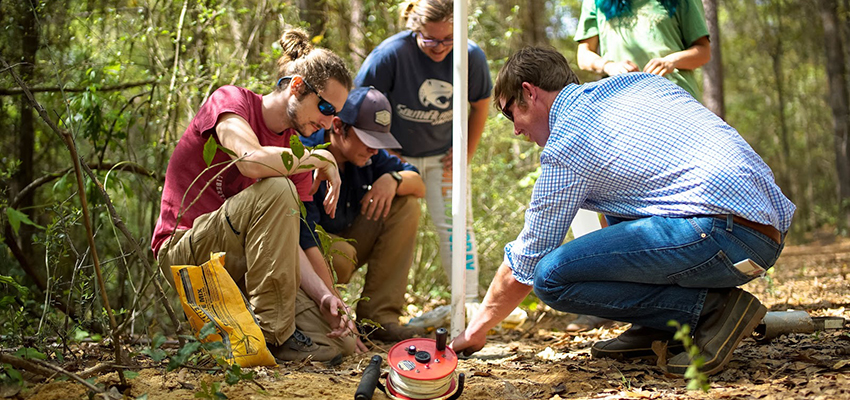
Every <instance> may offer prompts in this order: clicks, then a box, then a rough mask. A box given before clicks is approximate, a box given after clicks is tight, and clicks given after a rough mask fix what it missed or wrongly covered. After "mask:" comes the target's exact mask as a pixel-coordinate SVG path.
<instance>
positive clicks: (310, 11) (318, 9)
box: [298, 0, 327, 35]
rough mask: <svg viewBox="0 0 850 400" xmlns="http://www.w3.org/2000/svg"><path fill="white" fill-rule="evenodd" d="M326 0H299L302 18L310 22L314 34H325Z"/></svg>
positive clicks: (310, 30)
mask: <svg viewBox="0 0 850 400" xmlns="http://www.w3.org/2000/svg"><path fill="white" fill-rule="evenodd" d="M325 8H326V5H325V0H298V9H299V14H300V16H301V20H302V21H305V22H307V23H309V24H310V29H309V30H308V32H310V33H311V34H312V35H324V34H325V18H326V16H325V14H326V12H327V10H326V9H325Z"/></svg>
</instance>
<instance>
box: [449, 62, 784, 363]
mask: <svg viewBox="0 0 850 400" xmlns="http://www.w3.org/2000/svg"><path fill="white" fill-rule="evenodd" d="M494 99H495V103H496V106H497V107H498V108H499V109H500V110H501V111H502V113H503V114H504V115H505V117H507V118H508V119H509V120H511V121H512V122H513V123H514V133H515V134H517V135H525V136H526V137H528V138H529V139H531V140H533V141H534V142H536V143H537V144H538V145H540V146H542V147H543V152H542V154H541V156H540V164H541V169H542V173H541V175H540V178H539V179H538V180H537V182H536V184H535V186H534V190H533V192H532V197H531V204H530V205H529V207H528V210H527V211H526V214H525V226H524V227H523V229H522V232H521V233H520V234H519V236H518V237H517V239H516V240H515V241H513V242H511V243H509V244H508V245H507V246H505V259H504V262H503V264H502V266H501V267H500V268H499V270H498V271H497V273H496V277H495V278H494V279H493V282H492V283H491V284H490V289H489V290H488V292H487V296H486V297H485V298H484V301H483V303H482V305H481V308H480V311H479V312H478V314H476V315H475V316H474V317H473V318H472V321H470V323H469V325H468V327H467V329H466V330H465V331H464V332H462V333H461V334H460V335H459V336H458V337H457V338H455V339H454V341H453V342H452V347H453V348H454V349H455V351H463V352H464V353H465V354H470V353H473V352H475V351H477V350H479V349H481V348H482V347H483V346H484V344H485V342H486V338H485V333H486V332H487V330H489V329H490V328H492V327H494V326H495V325H496V324H498V323H499V322H500V321H501V320H502V319H504V318H505V317H506V316H507V315H508V314H509V313H510V312H511V310H513V309H514V307H516V306H517V305H518V304H519V303H520V302H521V301H522V300H523V299H524V298H525V296H526V295H528V293H530V292H531V290H532V289H534V292H535V294H536V295H537V296H538V297H539V298H540V300H542V301H543V302H545V303H546V304H548V305H549V306H551V307H552V308H554V309H557V310H561V311H567V312H571V313H577V314H587V315H594V316H598V317H603V318H608V319H614V320H618V321H625V322H630V323H632V326H631V328H630V329H628V330H627V331H626V332H624V333H623V334H621V335H620V336H619V337H617V338H615V339H610V340H605V341H601V342H597V343H595V344H594V345H593V347H592V349H591V354H592V355H593V356H594V357H610V358H617V359H631V358H642V357H651V356H653V355H657V354H656V353H655V352H654V351H653V350H652V347H653V346H652V344H653V342H656V341H661V342H665V343H668V346H667V350H668V351H671V352H672V353H673V354H672V356H671V358H669V361H668V363H667V371H668V372H669V373H672V374H676V375H684V373H685V371H686V370H687V368H688V365H689V364H690V363H691V360H690V357H689V356H688V354H687V353H686V352H684V350H683V348H682V345H681V343H678V342H673V341H672V339H673V333H674V332H675V330H676V329H675V328H674V327H672V326H669V325H668V321H671V320H673V321H677V322H678V323H680V324H688V325H690V326H691V327H692V328H693V329H691V331H692V334H693V339H694V343H695V344H696V345H697V346H698V348H699V350H700V351H701V353H702V355H703V356H704V357H705V364H704V365H703V367H702V371H703V372H705V373H707V374H713V373H716V372H718V371H720V370H722V369H723V367H724V366H725V365H726V364H727V363H728V362H729V360H730V358H731V357H732V352H733V350H734V349H735V347H737V346H738V344H739V343H740V341H741V339H743V338H744V337H746V336H748V335H750V334H751V333H752V331H753V329H754V328H755V326H756V325H757V324H758V323H759V322H760V321H761V318H762V317H763V316H764V314H765V312H766V311H767V309H766V308H765V307H764V306H763V305H762V304H761V303H760V302H759V301H758V299H756V298H755V297H754V296H753V295H752V294H750V293H747V292H746V291H744V290H741V289H740V288H738V286H740V285H743V284H745V283H747V282H749V281H750V280H752V279H754V278H755V277H757V276H760V275H762V274H763V273H764V270H765V269H767V268H769V267H770V266H772V265H773V264H774V263H775V262H776V259H777V258H778V257H779V253H780V252H781V251H782V248H783V246H784V241H785V233H786V232H787V231H788V228H789V226H790V224H791V217H792V216H793V214H794V210H795V206H794V204H793V203H791V201H789V200H788V199H787V198H786V197H785V196H784V195H783V194H782V192H781V190H780V189H779V187H778V186H777V185H776V183H775V182H774V177H773V173H772V172H771V171H770V168H768V166H767V165H766V164H765V163H764V161H762V159H761V158H760V157H759V156H758V154H756V153H755V151H753V149H752V148H751V147H750V146H749V145H748V144H747V143H746V142H745V141H744V139H743V138H741V136H740V135H739V134H738V133H737V132H736V131H735V130H734V129H733V128H732V127H730V126H729V125H727V124H726V123H724V122H723V121H722V120H721V119H720V118H718V117H717V116H715V115H714V114H713V113H711V111H709V110H707V109H706V108H705V107H703V106H702V105H701V104H700V103H699V102H698V101H696V100H695V99H694V98H693V97H691V96H690V95H689V94H688V93H687V92H686V91H684V90H682V89H681V88H679V87H678V86H676V85H675V84H672V83H670V82H669V81H667V80H666V79H664V78H662V77H659V76H656V75H650V74H644V73H632V74H625V75H619V76H615V77H611V78H608V79H603V80H601V81H597V82H592V83H586V84H583V85H579V82H578V78H576V76H575V74H574V73H573V72H572V70H571V69H570V67H569V64H568V63H567V60H566V59H565V58H564V57H563V56H562V55H561V54H560V53H558V52H556V51H554V50H551V49H545V48H534V47H530V48H526V49H523V50H521V51H519V52H518V53H516V54H514V55H513V56H512V57H511V58H510V59H509V60H508V62H507V63H506V64H505V66H504V67H503V68H502V70H501V71H500V72H499V76H498V79H497V80H496V87H495V96H494ZM579 208H585V209H589V210H593V211H597V212H600V213H602V214H604V215H605V217H606V219H607V221H608V225H609V226H608V227H606V228H604V229H601V230H599V231H596V232H593V233H590V234H587V235H585V236H582V237H580V238H578V239H575V240H572V241H570V242H568V243H566V244H562V243H563V240H564V238H565V236H566V234H567V231H568V229H569V226H570V223H571V222H572V219H573V217H574V216H575V214H576V211H577V210H578V209H579ZM661 347H662V348H663V346H661Z"/></svg>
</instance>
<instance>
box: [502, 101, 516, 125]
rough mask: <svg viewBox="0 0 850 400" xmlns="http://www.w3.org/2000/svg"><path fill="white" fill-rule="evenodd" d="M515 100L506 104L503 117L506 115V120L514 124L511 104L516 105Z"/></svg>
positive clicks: (503, 108)
mask: <svg viewBox="0 0 850 400" xmlns="http://www.w3.org/2000/svg"><path fill="white" fill-rule="evenodd" d="M515 98H516V97H511V98H510V100H508V101H506V102H505V106H504V107H502V115H504V116H505V118H507V119H508V121H511V122H514V113H513V112H511V110H510V108H511V104H513V103H514V99H515Z"/></svg>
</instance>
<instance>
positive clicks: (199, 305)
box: [171, 253, 276, 367]
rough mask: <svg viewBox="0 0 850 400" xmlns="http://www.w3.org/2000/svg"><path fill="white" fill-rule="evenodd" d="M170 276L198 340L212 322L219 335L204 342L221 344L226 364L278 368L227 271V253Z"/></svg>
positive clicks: (173, 270)
mask: <svg viewBox="0 0 850 400" xmlns="http://www.w3.org/2000/svg"><path fill="white" fill-rule="evenodd" d="M171 273H172V274H173V275H174V282H175V283H176V285H175V286H177V293H178V294H179V295H180V302H181V303H182V304H183V312H184V313H185V314H186V318H188V319H189V326H191V327H192V331H193V332H194V333H195V336H198V334H199V332H200V331H201V328H203V327H204V325H206V324H207V323H209V322H210V321H212V322H213V323H214V325H215V328H216V332H217V334H211V335H209V336H207V337H206V338H204V339H203V340H201V341H202V342H204V343H207V342H216V341H221V342H222V343H223V344H224V347H225V349H226V350H227V354H226V355H225V359H226V360H227V362H229V363H230V364H233V363H234V362H235V363H236V364H239V366H240V367H254V366H264V365H269V366H272V365H276V364H275V361H274V357H273V356H272V354H271V352H269V349H268V348H267V347H266V339H265V338H264V337H263V332H262V331H261V330H260V326H259V325H257V319H256V317H255V316H254V312H253V311H252V310H251V306H250V305H249V304H248V301H247V300H246V299H245V296H243V295H242V292H241V291H240V290H239V288H238V287H237V286H236V283H235V282H234V281H233V278H231V277H230V274H228V273H227V270H225V269H224V253H214V254H212V255H211V256H210V260H209V261H207V262H205V263H204V264H203V265H201V266H200V267H198V266H194V265H174V266H172V267H171Z"/></svg>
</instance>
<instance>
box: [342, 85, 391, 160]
mask: <svg viewBox="0 0 850 400" xmlns="http://www.w3.org/2000/svg"><path fill="white" fill-rule="evenodd" d="M339 119H340V121H342V123H344V124H348V125H351V126H352V127H353V128H354V132H355V133H356V134H357V137H359V138H360V140H361V141H363V144H365V145H366V146H369V147H371V148H373V149H400V148H401V145H400V144H399V143H398V141H397V140H395V138H394V137H393V135H392V134H391V133H390V123H391V122H392V119H393V114H392V107H391V106H390V102H389V100H387V98H386V96H384V94H383V93H381V92H380V91H378V90H377V89H375V88H372V87H363V88H358V89H354V90H353V91H351V93H349V95H348V99H347V100H346V101H345V105H344V106H343V107H342V111H340V112H339Z"/></svg>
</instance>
